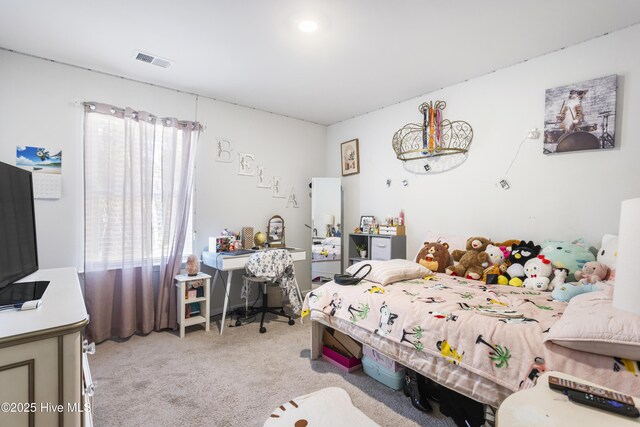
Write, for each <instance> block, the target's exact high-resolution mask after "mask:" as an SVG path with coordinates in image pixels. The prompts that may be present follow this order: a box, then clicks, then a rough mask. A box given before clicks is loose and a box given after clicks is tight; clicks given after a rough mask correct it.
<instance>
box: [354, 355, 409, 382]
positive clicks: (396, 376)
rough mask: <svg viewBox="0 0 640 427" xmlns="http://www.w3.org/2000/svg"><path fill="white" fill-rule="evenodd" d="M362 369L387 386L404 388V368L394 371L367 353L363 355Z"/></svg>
mask: <svg viewBox="0 0 640 427" xmlns="http://www.w3.org/2000/svg"><path fill="white" fill-rule="evenodd" d="M362 369H364V372H365V374H367V375H369V376H370V377H371V378H373V379H375V380H377V381H379V382H381V383H382V384H384V385H386V386H387V387H391V388H392V389H394V390H400V389H401V388H402V381H404V369H400V370H399V371H398V372H394V371H392V370H389V369H387V368H385V367H384V366H382V365H381V364H379V363H378V362H376V361H375V360H373V359H371V358H370V357H367V356H366V355H363V356H362Z"/></svg>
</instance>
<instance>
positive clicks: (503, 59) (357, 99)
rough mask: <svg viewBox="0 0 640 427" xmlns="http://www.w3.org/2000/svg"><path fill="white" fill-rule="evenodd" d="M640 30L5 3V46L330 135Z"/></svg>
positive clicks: (236, 3)
mask: <svg viewBox="0 0 640 427" xmlns="http://www.w3.org/2000/svg"><path fill="white" fill-rule="evenodd" d="M301 19H315V20H316V21H318V23H319V25H320V28H319V30H318V31H317V32H315V33H312V34H304V33H302V32H300V31H299V30H298V29H297V22H299V21H300V20H301ZM637 22H640V1H637V0H609V1H605V0H537V1H520V0H483V1H478V0H455V1H437V2H436V1H434V0H402V1H391V0H323V1H320V0H317V1H305V0H188V1H180V2H177V1H172V0H136V1H126V0H65V1H46V0H39V1H38V0H13V1H12V0H0V47H4V48H8V49H13V50H17V51H20V52H24V53H29V54H32V55H37V56H41V57H45V58H49V59H54V60H57V61H62V62H66V63H70V64H75V65H79V66H82V67H88V68H92V69H96V70H100V71H105V72H108V73H113V74H117V75H120V76H125V77H129V78H133V79H137V80H142V81H146V82H150V83H155V84H159V85H163V86H167V87H171V88H175V89H180V90H184V91H189V92H194V93H198V94H201V95H206V96H209V97H212V98H216V99H219V100H224V101H229V102H234V103H237V104H241V105H245V106H250V107H254V108H258V109H261V110H265V111H271V112H274V113H278V114H283V115H287V116H291V117H296V118H300V119H304V120H308V121H312V122H316V123H321V124H331V123H335V122H338V121H341V120H344V119H348V118H350V117H353V116H356V115H359V114H362V113H365V112H368V111H371V110H375V109H378V108H380V107H383V106H387V105H390V104H393V103H395V102H398V101H402V100H405V99H408V98H411V97H415V96H419V95H421V94H425V93H428V92H431V91H433V90H437V89H439V88H441V87H446V86H449V85H452V84H455V83H457V82H461V81H464V80H466V79H469V78H472V77H476V76H479V75H482V74H485V73H487V72H490V71H492V70H495V69H498V68H502V67H505V66H509V65H512V64H516V63H518V62H520V61H523V60H525V59H530V58H533V57H536V56H539V55H542V54H545V53H548V52H551V51H554V50H557V49H559V48H562V47H566V46H569V45H572V44H575V43H579V42H581V41H585V40H588V39H591V38H593V37H596V36H599V35H602V34H604V33H607V32H611V31H615V30H617V29H620V28H623V27H625V26H628V25H631V24H634V23H637ZM136 49H140V50H142V51H145V52H149V53H152V54H155V55H158V56H160V57H164V58H168V59H171V60H173V61H175V64H174V65H173V66H172V67H171V68H169V69H162V68H159V67H155V66H152V65H147V64H144V63H142V62H138V61H134V60H132V54H133V51H134V50H136ZM594 55H597V52H594ZM0 66H1V64H0Z"/></svg>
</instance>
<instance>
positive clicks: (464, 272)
mask: <svg viewBox="0 0 640 427" xmlns="http://www.w3.org/2000/svg"><path fill="white" fill-rule="evenodd" d="M490 243H491V241H490V240H489V239H485V238H484V237H470V238H469V239H467V246H466V248H467V250H466V251H463V250H460V249H456V250H455V251H453V253H452V254H451V255H452V256H453V259H454V260H455V261H458V264H456V265H452V266H449V267H447V268H446V269H445V273H447V274H448V275H450V276H461V277H466V278H468V279H475V280H478V279H480V278H481V277H482V273H483V271H484V269H485V268H487V267H488V266H489V255H488V254H487V253H486V252H485V251H484V250H485V249H486V248H487V245H489V244H490Z"/></svg>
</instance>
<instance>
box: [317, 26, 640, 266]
mask: <svg viewBox="0 0 640 427" xmlns="http://www.w3.org/2000/svg"><path fill="white" fill-rule="evenodd" d="M638 42H640V25H636V26H634V27H631V28H628V29H625V30H623V31H620V32H616V33H612V34H609V35H607V36H604V37H601V38H598V39H595V40H592V41H589V42H586V43H583V44H580V45H576V46H573V47H570V48H567V49H564V50H561V51H558V52H555V53H552V54H549V55H545V56H543V57H539V58H536V59H533V60H530V61H528V62H525V63H522V64H519V65H516V66H513V67H510V68H507V69H503V70H499V71H497V72H495V73H492V74H489V75H486V76H482V77H479V78H476V79H473V80H470V81H467V82H465V83H461V84H458V85H456V86H452V87H448V88H444V89H442V90H439V91H437V92H434V93H430V94H428V95H425V96H420V97H417V98H415V99H412V100H409V101H405V102H402V103H399V104H396V105H393V106H390V107H388V108H384V109H382V110H378V111H375V112H372V113H369V114H366V115H363V116H359V117H356V118H353V119H350V120H347V121H344V122H341V123H338V124H335V125H332V126H330V127H329V128H328V130H327V141H328V143H327V168H328V169H327V171H328V175H330V176H340V164H339V163H338V162H339V158H338V153H339V150H340V143H341V142H344V141H347V140H350V139H353V138H359V139H360V156H361V159H360V168H361V173H360V174H359V175H353V176H348V177H344V178H343V179H342V181H343V186H344V188H345V230H351V229H353V227H355V226H357V224H358V221H359V217H360V215H375V216H376V217H377V218H384V217H386V216H388V215H394V216H395V215H397V214H398V212H399V211H400V209H402V208H404V209H405V211H406V220H407V227H408V228H407V234H408V244H407V248H408V250H407V254H408V255H409V256H413V254H415V251H417V248H418V247H419V245H420V244H421V242H422V241H423V238H424V236H425V235H426V233H427V230H433V231H436V232H443V233H456V234H462V235H467V236H468V235H484V236H487V237H490V238H493V239H496V240H502V239H506V238H525V237H526V238H530V239H534V240H538V241H540V240H542V239H544V238H551V237H553V238H559V239H574V238H576V237H580V236H583V237H585V238H586V239H588V240H589V241H590V242H592V243H593V244H596V246H598V245H599V239H600V238H601V236H602V234H603V233H617V230H618V221H619V214H620V202H621V201H622V200H623V199H627V198H630V197H638V196H640V164H639V160H640V144H639V143H638V142H639V141H640V128H639V127H638V125H637V117H638V116H639V114H640V56H638V55H637V54H636V51H637V46H638ZM610 74H617V75H618V85H619V87H618V111H617V120H616V148H615V149H614V150H608V151H604V150H603V151H597V152H574V153H568V154H556V155H552V156H549V155H544V154H542V139H539V140H537V141H530V142H526V143H525V144H524V145H523V147H522V149H521V152H520V154H519V156H518V158H517V160H516V162H515V164H514V166H513V169H512V171H511V173H510V174H509V182H510V184H511V190H508V191H503V190H498V189H496V188H495V187H494V183H496V182H497V181H498V180H499V179H500V178H501V177H502V175H503V174H504V172H505V170H506V168H507V167H508V164H509V162H510V161H511V159H512V158H513V156H514V155H515V152H516V150H517V148H518V145H519V144H520V142H521V141H522V138H523V137H524V135H525V133H526V131H527V130H528V129H531V128H534V127H537V128H539V129H541V130H542V129H543V128H544V108H545V105H544V101H545V99H544V96H545V89H547V88H551V87H555V86H560V85H565V84H570V83H575V82H580V81H583V80H588V79H592V78H596V77H601V76H605V75H610ZM429 100H432V101H435V100H444V101H446V102H447V109H446V110H445V112H444V118H449V119H451V120H465V121H467V122H468V123H470V124H471V126H472V127H473V130H474V140H473V143H472V145H471V150H470V154H469V158H468V159H467V161H466V162H465V163H464V164H463V165H462V166H460V167H458V168H457V169H454V170H451V171H449V172H445V173H441V174H438V175H430V176H424V175H413V174H410V173H408V172H406V171H404V169H403V168H402V164H401V162H400V161H399V160H397V159H396V158H395V153H394V151H393V149H392V148H391V139H392V136H393V134H394V133H395V132H396V131H397V130H398V129H399V128H400V127H402V126H404V125H405V124H406V123H409V122H414V123H415V122H418V123H420V122H421V117H420V115H419V113H418V110H417V108H418V105H419V104H420V103H422V102H424V101H429ZM387 178H391V179H392V186H391V188H387V187H386V184H385V181H386V179H387ZM403 179H407V180H408V181H409V185H408V186H407V187H402V185H401V184H400V181H401V180H403ZM345 252H346V251H345Z"/></svg>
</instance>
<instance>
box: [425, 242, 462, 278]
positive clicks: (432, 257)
mask: <svg viewBox="0 0 640 427" xmlns="http://www.w3.org/2000/svg"><path fill="white" fill-rule="evenodd" d="M416 262H417V263H419V264H420V265H423V266H425V267H427V268H428V269H429V270H431V271H433V272H438V273H444V271H445V269H446V268H447V267H449V266H450V265H451V264H453V261H452V259H451V254H450V253H449V245H448V244H447V243H440V242H433V243H431V242H424V246H423V247H422V249H420V252H418V256H416Z"/></svg>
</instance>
